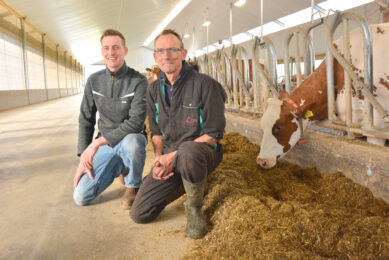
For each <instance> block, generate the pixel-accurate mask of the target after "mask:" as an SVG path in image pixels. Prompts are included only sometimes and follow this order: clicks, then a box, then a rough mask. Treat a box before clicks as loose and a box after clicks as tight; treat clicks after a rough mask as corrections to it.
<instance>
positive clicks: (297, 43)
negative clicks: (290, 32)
mask: <svg viewBox="0 0 389 260" xmlns="http://www.w3.org/2000/svg"><path fill="white" fill-rule="evenodd" d="M294 40H295V44H294V50H295V51H294V55H295V61H296V62H295V64H296V87H297V86H300V84H301V81H302V80H301V57H300V33H299V32H298V31H297V32H295V33H294Z"/></svg>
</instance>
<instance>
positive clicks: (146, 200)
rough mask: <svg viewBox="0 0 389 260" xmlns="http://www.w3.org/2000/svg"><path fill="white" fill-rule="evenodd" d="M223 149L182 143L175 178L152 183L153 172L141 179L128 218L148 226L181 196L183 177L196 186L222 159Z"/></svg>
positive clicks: (182, 192)
mask: <svg viewBox="0 0 389 260" xmlns="http://www.w3.org/2000/svg"><path fill="white" fill-rule="evenodd" d="M222 154H223V153H222V148H221V145H220V144H219V149H218V150H216V149H214V148H213V147H212V146H210V145H208V144H206V143H198V142H185V143H183V144H181V145H180V146H179V147H178V151H177V154H176V156H175V158H174V162H173V163H174V175H173V176H172V177H170V178H169V179H167V180H165V181H160V180H155V179H154V178H153V170H151V171H150V173H149V174H148V175H147V176H146V177H145V178H144V180H143V183H142V185H141V186H140V189H139V191H138V193H137V195H136V198H135V201H134V203H133V204H132V206H131V211H130V216H131V218H132V219H133V220H134V221H135V222H136V223H149V222H151V221H153V220H154V219H156V218H157V217H158V215H159V214H160V213H161V211H162V210H163V209H164V208H165V207H166V205H168V204H169V203H171V202H173V201H174V200H176V199H178V198H179V197H181V196H182V195H183V194H184V193H185V190H184V187H183V184H182V179H181V177H183V178H184V179H185V180H186V181H188V182H191V183H197V182H200V181H202V180H203V179H204V178H205V177H206V176H207V175H208V174H210V173H211V172H212V171H213V170H214V169H215V168H216V167H217V166H218V165H219V163H220V162H221V160H222V157H223V155H222Z"/></svg>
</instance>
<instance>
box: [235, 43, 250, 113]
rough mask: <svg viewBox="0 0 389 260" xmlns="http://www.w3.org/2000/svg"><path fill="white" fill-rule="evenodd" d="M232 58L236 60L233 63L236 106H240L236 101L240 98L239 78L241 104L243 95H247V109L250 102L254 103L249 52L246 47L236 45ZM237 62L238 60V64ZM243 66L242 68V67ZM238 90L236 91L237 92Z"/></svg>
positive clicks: (241, 103) (240, 103)
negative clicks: (251, 92)
mask: <svg viewBox="0 0 389 260" xmlns="http://www.w3.org/2000/svg"><path fill="white" fill-rule="evenodd" d="M240 58H242V60H243V63H244V65H243V64H239V63H241V60H240ZM231 59H232V60H233V61H234V65H233V75H234V77H233V80H234V83H233V84H234V104H235V108H238V107H237V106H236V105H237V102H235V98H238V95H237V94H238V82H237V79H238V80H239V84H240V91H239V101H240V102H239V105H240V106H242V105H243V95H244V96H245V101H246V102H245V109H246V110H248V109H249V104H251V103H252V101H251V97H250V79H249V77H250V72H249V61H248V57H247V52H246V50H245V48H243V47H242V46H239V45H234V48H233V52H232V57H231ZM235 62H238V64H237V65H236V64H235ZM240 68H242V69H240ZM243 73H244V78H243ZM235 90H236V92H235Z"/></svg>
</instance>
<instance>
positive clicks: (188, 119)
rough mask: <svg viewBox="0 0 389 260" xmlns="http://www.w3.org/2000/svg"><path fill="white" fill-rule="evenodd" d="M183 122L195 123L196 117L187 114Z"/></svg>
mask: <svg viewBox="0 0 389 260" xmlns="http://www.w3.org/2000/svg"><path fill="white" fill-rule="evenodd" d="M185 123H187V124H196V123H197V119H196V118H193V117H191V116H187V118H186V120H185Z"/></svg>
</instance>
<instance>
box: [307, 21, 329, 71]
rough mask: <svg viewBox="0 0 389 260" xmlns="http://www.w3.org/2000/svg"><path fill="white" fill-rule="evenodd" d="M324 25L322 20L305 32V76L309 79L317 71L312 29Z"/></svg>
mask: <svg viewBox="0 0 389 260" xmlns="http://www.w3.org/2000/svg"><path fill="white" fill-rule="evenodd" d="M323 23H324V19H323V18H320V21H318V22H317V23H315V24H313V25H312V26H310V27H308V28H307V29H306V31H305V36H304V38H303V39H304V41H305V54H304V76H305V78H307V77H308V76H309V75H311V74H312V72H313V71H314V70H315V51H314V49H313V45H312V37H311V35H310V34H311V32H312V29H314V28H316V27H317V26H319V25H321V24H323Z"/></svg>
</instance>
